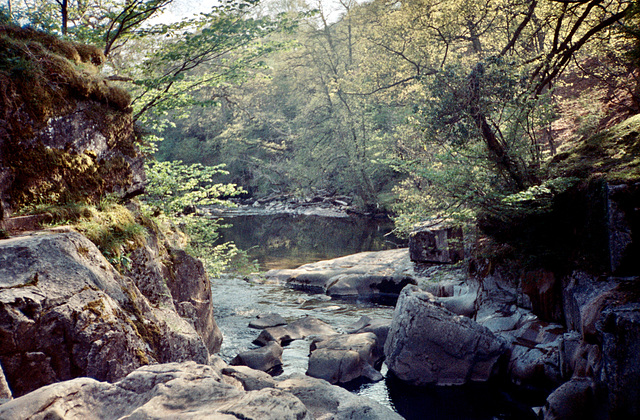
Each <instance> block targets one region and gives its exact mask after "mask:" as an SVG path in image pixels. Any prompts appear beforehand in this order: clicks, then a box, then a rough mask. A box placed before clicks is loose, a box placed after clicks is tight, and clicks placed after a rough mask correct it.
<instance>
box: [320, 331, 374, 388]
mask: <svg viewBox="0 0 640 420" xmlns="http://www.w3.org/2000/svg"><path fill="white" fill-rule="evenodd" d="M310 351H311V355H310V356H309V369H308V370H307V375H309V376H312V377H314V378H320V379H324V380H326V381H328V382H329V383H332V384H336V383H346V382H350V381H353V380H354V379H358V378H364V379H368V380H370V381H379V380H381V379H382V378H383V376H382V374H380V372H378V371H377V370H376V369H375V367H376V366H379V365H380V363H381V362H382V357H383V355H382V353H377V337H376V335H375V334H373V333H359V334H337V335H332V336H328V337H323V338H318V339H315V340H313V342H312V343H311V347H310Z"/></svg>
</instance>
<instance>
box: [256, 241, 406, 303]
mask: <svg viewBox="0 0 640 420" xmlns="http://www.w3.org/2000/svg"><path fill="white" fill-rule="evenodd" d="M416 276H417V273H416V272H415V267H414V264H413V263H412V262H411V260H410V259H409V253H408V250H407V249H396V250H391V251H378V252H361V253H358V254H354V255H349V256H346V257H341V258H335V259H333V260H328V261H319V262H317V263H311V264H305V265H303V266H301V267H299V268H296V269H284V270H269V271H268V272H267V273H266V274H265V277H266V278H267V280H271V281H274V280H275V281H279V282H281V283H284V284H286V285H287V286H289V287H292V288H294V289H297V290H303V291H306V292H310V293H324V294H327V295H329V296H331V297H332V298H339V299H354V300H355V299H362V300H369V301H379V302H383V303H391V304H393V303H395V301H396V299H397V297H398V294H399V293H400V291H401V290H402V288H403V287H404V286H406V285H407V284H416V282H417V281H416V279H415V277H416Z"/></svg>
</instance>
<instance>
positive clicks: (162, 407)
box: [0, 362, 313, 420]
mask: <svg viewBox="0 0 640 420" xmlns="http://www.w3.org/2000/svg"><path fill="white" fill-rule="evenodd" d="M0 418H6V419H26V418H29V419H33V420H39V419H51V418H64V419H67V420H73V419H78V420H80V419H82V420H91V419H96V420H98V419H100V420H109V419H114V420H115V419H120V418H136V419H193V418H216V419H229V420H233V419H238V418H242V419H265V420H267V419H273V420H276V419H277V420H281V419H291V420H302V419H304V420H311V419H312V418H313V417H312V416H311V414H310V413H309V410H308V409H307V408H306V407H305V405H304V404H303V403H302V402H301V401H300V399H298V398H297V397H295V396H294V395H293V394H292V393H290V392H286V391H285V390H282V389H278V388H274V387H264V388H262V389H260V390H254V391H244V390H240V389H238V388H236V387H234V386H232V385H230V384H228V383H226V382H225V381H224V378H223V375H222V374H221V373H220V372H219V371H217V370H215V369H214V368H212V367H210V366H205V365H198V364H196V363H194V362H185V363H169V364H163V365H153V366H144V367H141V368H139V369H137V370H135V371H133V372H131V373H130V374H129V375H127V376H126V377H125V378H123V379H121V380H120V381H118V382H116V383H107V382H98V381H96V380H95V379H90V378H77V379H73V380H70V381H65V382H61V383H57V384H53V385H49V386H46V387H43V388H40V389H38V390H36V391H33V392H31V393H29V394H27V395H24V396H22V397H20V398H17V399H15V400H12V401H10V402H8V403H6V404H3V405H1V406H0Z"/></svg>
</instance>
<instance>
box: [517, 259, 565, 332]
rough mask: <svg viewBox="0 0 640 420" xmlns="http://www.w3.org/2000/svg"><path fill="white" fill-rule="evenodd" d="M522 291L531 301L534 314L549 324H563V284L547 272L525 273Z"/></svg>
mask: <svg viewBox="0 0 640 420" xmlns="http://www.w3.org/2000/svg"><path fill="white" fill-rule="evenodd" d="M521 284H522V290H523V292H524V293H526V294H527V296H529V298H530V300H531V305H532V310H533V313H534V314H536V315H537V316H539V317H540V319H542V320H544V321H547V322H562V321H563V320H564V319H563V311H562V293H561V282H560V280H558V279H556V276H555V274H553V273H552V272H550V271H546V270H537V271H530V272H528V273H525V275H524V276H523V278H522V281H521Z"/></svg>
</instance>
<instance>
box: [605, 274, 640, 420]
mask: <svg viewBox="0 0 640 420" xmlns="http://www.w3.org/2000/svg"><path fill="white" fill-rule="evenodd" d="M635 281H636V282H637V281H638V279H636V280H635ZM635 287H638V286H637V285H636V286H635ZM636 293H637V291H636ZM636 296H637V295H636ZM616 297H617V298H618V299H616V300H614V301H612V303H611V304H610V306H608V307H607V308H606V309H604V311H603V312H602V316H601V318H600V322H599V323H598V330H599V331H600V336H601V337H602V377H601V381H602V383H603V384H604V385H606V387H607V390H608V399H609V405H610V413H611V416H612V418H623V417H626V418H640V358H639V357H638V355H639V354H640V302H638V301H635V302H629V303H626V302H625V301H624V300H622V298H623V297H626V298H627V299H628V298H629V296H628V295H626V296H625V294H622V293H620V292H618V294H617V296H616Z"/></svg>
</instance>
